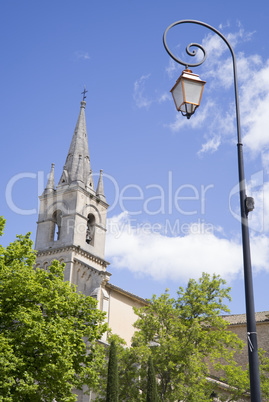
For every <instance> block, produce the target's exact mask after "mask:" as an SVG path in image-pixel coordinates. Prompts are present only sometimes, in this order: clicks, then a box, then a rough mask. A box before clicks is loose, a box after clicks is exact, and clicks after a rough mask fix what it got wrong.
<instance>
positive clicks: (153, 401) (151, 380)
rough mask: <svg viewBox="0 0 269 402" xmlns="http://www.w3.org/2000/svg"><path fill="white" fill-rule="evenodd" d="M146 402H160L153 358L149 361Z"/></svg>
mask: <svg viewBox="0 0 269 402" xmlns="http://www.w3.org/2000/svg"><path fill="white" fill-rule="evenodd" d="M146 402H158V393H157V383H156V374H155V370H154V367H153V362H152V357H151V356H149V359H148V377H147V400H146Z"/></svg>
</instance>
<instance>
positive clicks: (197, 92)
mask: <svg viewBox="0 0 269 402" xmlns="http://www.w3.org/2000/svg"><path fill="white" fill-rule="evenodd" d="M186 23H187V24H188V23H191V24H197V25H202V26H203V27H206V28H208V29H210V30H211V31H213V32H214V33H216V34H217V35H218V36H219V37H220V38H221V39H222V40H223V41H224V42H225V43H226V45H227V46H228V48H229V50H230V52H231V55H232V59H233V76H234V90H235V108H236V122H237V152H238V173H239V192H240V209H241V226H242V245H243V261H244V279H245V300H246V317H247V339H248V357H249V376H250V393H251V402H261V389H260V375H259V358H258V343H257V332H256V320H255V309H254V294H253V280H252V269H251V258H250V244H249V228H248V213H249V212H250V211H252V210H253V209H254V200H253V198H252V197H247V195H246V185H245V174H244V163H243V144H242V141H241V128H240V113H239V98H238V83H237V70H236V59H235V54H234V51H233V49H232V47H231V45H230V43H229V42H228V40H227V39H226V38H225V37H224V36H223V35H222V34H221V33H220V32H219V31H217V30H216V29H215V28H213V27H212V26H210V25H208V24H206V23H204V22H201V21H195V20H181V21H177V22H174V23H173V24H171V25H170V26H169V27H168V28H167V29H166V31H165V33H164V35H163V43H164V47H165V49H166V51H167V53H168V54H169V55H170V56H171V57H172V59H174V60H175V61H176V62H177V63H179V64H181V65H183V66H185V70H184V71H183V72H182V74H181V76H180V77H179V79H178V81H177V83H176V84H175V86H174V87H173V88H172V90H171V92H172V95H173V98H174V101H175V104H176V108H177V110H178V111H181V113H182V114H183V116H186V117H187V118H188V119H189V118H190V117H191V115H192V114H193V113H194V112H195V110H196V109H197V107H198V106H199V105H200V101H201V96H202V92H203V86H204V84H205V81H202V80H200V78H199V76H197V75H196V74H192V72H191V71H190V70H189V69H188V68H189V67H197V66H199V65H201V64H202V63H203V62H204V61H205V59H206V51H205V49H204V48H203V46H201V45H199V44H197V43H190V44H189V45H188V46H187V48H186V52H187V54H188V55H189V56H195V55H196V50H192V51H191V50H190V48H191V47H193V46H194V47H198V48H199V49H200V50H202V52H203V59H202V60H201V61H200V62H199V63H196V64H190V63H185V62H183V61H181V60H180V59H178V58H177V57H175V56H174V55H173V54H172V53H171V51H170V50H169V48H168V46H167V43H166V35H167V32H168V31H169V29H171V28H172V27H174V26H176V25H179V24H186ZM197 77H198V78H197ZM187 84H189V88H187Z"/></svg>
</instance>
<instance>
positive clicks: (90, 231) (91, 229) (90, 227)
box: [86, 214, 95, 246]
mask: <svg viewBox="0 0 269 402" xmlns="http://www.w3.org/2000/svg"><path fill="white" fill-rule="evenodd" d="M94 234H95V216H94V215H93V214H89V215H88V220H87V230H86V243H88V244H90V245H91V246H93V245H94Z"/></svg>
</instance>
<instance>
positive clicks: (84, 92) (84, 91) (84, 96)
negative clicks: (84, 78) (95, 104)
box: [81, 86, 88, 100]
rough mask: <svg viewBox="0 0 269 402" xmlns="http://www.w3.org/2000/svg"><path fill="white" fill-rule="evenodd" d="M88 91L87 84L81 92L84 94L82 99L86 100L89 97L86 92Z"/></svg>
mask: <svg viewBox="0 0 269 402" xmlns="http://www.w3.org/2000/svg"><path fill="white" fill-rule="evenodd" d="M87 92H88V91H87V90H86V88H85V86H84V90H83V92H81V95H83V99H82V100H85V99H86V98H87V97H86V93H87Z"/></svg>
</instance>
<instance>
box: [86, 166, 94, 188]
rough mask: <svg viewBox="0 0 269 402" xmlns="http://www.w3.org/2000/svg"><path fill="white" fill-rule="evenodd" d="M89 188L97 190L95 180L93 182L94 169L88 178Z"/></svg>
mask: <svg viewBox="0 0 269 402" xmlns="http://www.w3.org/2000/svg"><path fill="white" fill-rule="evenodd" d="M87 189H88V190H92V191H95V190H94V182H93V175H92V170H91V171H90V174H89V177H88V180H87Z"/></svg>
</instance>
